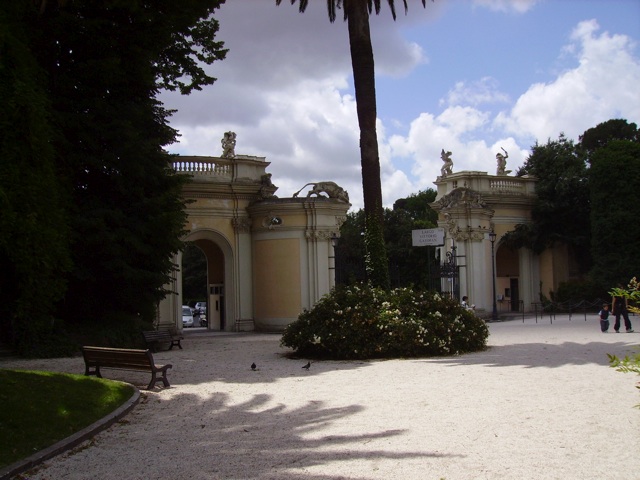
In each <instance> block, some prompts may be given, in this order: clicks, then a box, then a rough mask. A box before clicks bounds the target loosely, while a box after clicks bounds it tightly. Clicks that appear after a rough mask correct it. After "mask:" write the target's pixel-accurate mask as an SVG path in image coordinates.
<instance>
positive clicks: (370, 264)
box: [276, 0, 426, 288]
mask: <svg viewBox="0 0 640 480" xmlns="http://www.w3.org/2000/svg"><path fill="white" fill-rule="evenodd" d="M281 2H282V0H276V5H280V3H281ZM295 2H296V0H291V4H292V5H293V4H295ZM387 3H388V4H389V8H390V10H391V15H392V16H393V19H394V20H395V19H396V11H395V2H394V0H387ZM403 3H404V8H405V12H406V11H407V10H408V5H407V0H403ZM308 4H309V0H299V7H300V12H304V11H305V10H306V8H307V5H308ZM422 5H423V7H426V0H422ZM341 8H344V19H345V21H346V22H347V25H348V29H349V46H350V49H351V67H352V70H353V85H354V89H355V95H356V109H357V114H358V125H359V127H360V163H361V166H362V193H363V198H364V210H365V216H366V219H365V245H366V257H367V258H366V264H367V273H368V275H369V279H370V280H371V281H372V283H373V284H374V285H377V286H380V287H383V288H388V287H389V285H390V283H389V282H390V281H389V268H388V263H387V254H386V249H385V245H384V237H383V213H384V212H383V208H382V186H381V183H380V158H379V154H378V136H377V132H376V119H377V113H376V86H375V68H374V59H373V47H372V45H371V33H370V29H369V15H370V14H371V13H372V12H373V10H374V9H375V12H376V14H379V13H380V0H366V1H365V0H327V9H328V12H329V20H330V21H331V22H334V21H335V20H336V11H337V10H338V9H341Z"/></svg>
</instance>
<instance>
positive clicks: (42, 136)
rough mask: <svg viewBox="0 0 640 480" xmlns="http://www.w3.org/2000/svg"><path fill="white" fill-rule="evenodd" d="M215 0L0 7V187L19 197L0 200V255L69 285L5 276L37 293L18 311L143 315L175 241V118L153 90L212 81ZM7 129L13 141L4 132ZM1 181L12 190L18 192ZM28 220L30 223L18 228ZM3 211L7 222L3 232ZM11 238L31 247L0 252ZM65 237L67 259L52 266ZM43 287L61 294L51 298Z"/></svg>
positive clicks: (152, 304) (180, 221) (178, 191)
mask: <svg viewBox="0 0 640 480" xmlns="http://www.w3.org/2000/svg"><path fill="white" fill-rule="evenodd" d="M221 3H223V0H184V1H181V2H174V1H173V0H153V1H152V0H132V1H127V2H123V1H122V0H39V1H38V0H36V1H32V2H4V3H3V4H2V7H0V23H2V25H1V26H2V27H4V26H5V25H8V28H7V29H6V30H5V29H4V28H0V45H1V46H2V48H4V47H8V49H7V50H3V51H2V52H0V88H1V89H2V94H3V95H2V98H3V100H4V99H5V98H10V99H11V100H10V101H9V102H5V103H4V104H3V105H2V107H0V108H3V111H2V113H3V115H0V117H2V118H1V119H0V121H1V122H2V124H1V126H2V130H3V132H2V133H3V138H6V139H7V140H8V141H7V142H4V143H3V145H2V146H1V148H3V149H5V151H3V153H5V152H6V151H8V150H11V151H9V153H10V154H11V155H9V156H8V157H7V158H9V159H11V160H12V161H14V164H8V163H7V164H5V163H4V162H3V165H2V167H3V168H4V167H7V166H8V171H10V172H11V173H12V177H11V178H12V179H14V180H15V182H16V184H15V185H11V186H10V188H7V189H5V186H4V185H0V191H1V192H4V193H6V194H7V195H5V197H6V198H5V200H6V201H8V202H9V203H11V205H13V206H14V207H15V206H16V205H20V206H21V207H24V209H23V210H24V211H22V210H15V211H13V212H12V211H8V210H4V209H3V210H2V213H3V214H4V213H6V215H4V216H3V217H2V219H0V222H1V223H2V224H3V225H2V227H3V229H2V230H3V233H2V234H0V262H1V263H2V266H3V267H4V266H6V265H7V264H8V265H9V268H7V269H4V268H3V274H4V273H9V274H10V275H11V277H10V278H14V279H15V278H16V277H17V276H18V275H19V274H21V273H22V270H21V268H22V267H21V266H20V265H19V264H17V263H16V261H17V260H20V261H22V262H23V263H24V265H25V266H27V265H30V266H31V267H32V268H33V269H34V271H35V273H36V275H37V274H42V275H41V277H40V278H41V279H48V278H49V277H50V276H51V275H50V273H51V272H52V271H53V272H54V273H55V276H56V277H57V278H59V279H62V280H66V282H67V285H68V287H67V290H66V292H65V291H64V289H61V288H59V285H58V284H57V283H55V282H53V281H50V282H49V283H46V282H44V280H43V281H41V282H40V283H30V284H29V283H27V282H25V281H24V280H25V279H27V278H30V277H26V276H25V277H23V278H20V279H17V280H15V281H14V282H13V284H14V285H15V286H17V287H16V288H19V289H24V291H23V292H22V294H23V296H24V297H25V298H24V302H26V301H27V298H26V295H30V301H31V303H33V304H34V305H47V307H46V308H47V309H48V311H47V312H38V313H39V318H38V319H34V318H30V319H28V321H29V324H30V325H31V324H40V323H43V322H40V318H46V315H47V314H48V315H51V314H52V313H54V314H56V315H57V316H58V317H59V318H62V319H64V320H66V321H69V322H101V321H103V320H105V319H110V318H111V319H113V318H117V319H119V320H127V319H134V318H136V319H137V318H141V319H146V320H151V319H153V318H154V316H155V308H156V305H157V302H158V301H159V300H160V299H161V298H162V297H163V296H164V295H165V294H166V293H167V292H166V291H165V290H164V289H163V287H164V285H166V284H167V283H168V281H169V280H170V279H171V277H172V275H173V270H174V268H175V265H173V263H172V261H171V259H172V256H173V254H174V253H176V252H177V251H179V249H181V248H182V247H183V243H182V242H181V241H180V236H181V234H182V232H183V228H184V222H185V212H184V202H183V199H182V185H183V183H184V182H185V181H186V178H185V177H183V176H178V175H176V174H175V172H173V170H172V163H171V162H172V157H171V156H170V155H169V154H167V152H166V151H165V150H164V147H165V146H167V145H169V144H171V143H172V142H174V141H175V139H176V135H177V132H176V131H175V130H173V129H172V128H171V127H170V126H169V125H168V117H169V116H170V114H171V112H170V111H167V110H166V109H164V108H163V106H162V104H161V103H160V102H159V101H157V100H156V95H157V94H158V92H159V91H160V89H161V88H165V89H169V90H179V91H180V92H181V93H184V94H188V93H189V92H191V91H192V90H194V89H200V88H201V87H202V86H203V85H210V84H212V83H213V82H214V80H215V79H214V78H213V77H211V76H209V75H207V74H206V73H205V72H204V70H203V67H202V63H204V64H211V63H212V62H214V61H215V60H220V59H223V58H224V56H225V54H226V50H224V49H223V48H222V43H221V42H216V41H214V37H215V33H216V32H217V29H218V23H217V21H216V20H215V19H214V18H213V17H212V13H213V12H214V11H215V10H216V9H217V8H218V7H219V5H220V4H221ZM5 4H6V5H5ZM5 13H6V15H3V14H5ZM8 31H10V32H11V35H10V36H7V35H5V32H8ZM6 52H10V53H11V54H10V55H5V53H6ZM29 62H31V63H29ZM5 94H6V95H5ZM5 113H6V114H7V116H6V117H5V116H4V114H5ZM8 121H11V123H10V124H7V123H6V122H8ZM16 125H17V126H18V127H19V128H15V127H16ZM13 131H15V135H14V137H15V138H14V140H18V141H12V139H11V135H7V136H5V133H7V132H13ZM4 158H5V156H4V155H3V158H2V159H3V160H4ZM16 169H20V170H21V171H20V172H19V175H15V172H16V171H17V170H16ZM25 170H27V173H25ZM38 175H39V176H38ZM34 179H36V180H37V183H34V182H35V180H34ZM52 179H55V180H56V181H57V184H56V183H54V182H53V181H52ZM32 180H34V182H32ZM13 190H15V191H20V190H21V193H22V197H20V199H21V204H19V203H18V202H13V200H14V198H13ZM43 190H46V193H43ZM61 192H62V193H61ZM0 197H2V193H0ZM0 201H2V200H1V199H0ZM16 212H17V214H16ZM16 219H17V221H16ZM21 223H22V225H21ZM31 223H33V225H34V226H35V227H37V226H40V227H41V231H40V232H38V231H37V230H36V228H32V227H30V226H29V227H28V228H27V225H30V224H31ZM52 223H54V224H56V225H55V227H53V229H52V230H51V231H50V230H49V227H50V225H51V224H52ZM5 225H9V226H10V227H11V228H12V229H13V230H12V233H11V235H12V236H10V237H9V238H8V240H7V238H5V236H4V226H5ZM67 228H68V230H67ZM48 241H49V242H50V244H49V243H47V242H48ZM8 242H11V243H8ZM21 242H24V245H25V248H30V249H31V256H32V258H33V261H32V259H30V258H20V256H21V255H22V256H25V255H24V253H25V252H21V250H20V249H15V247H10V248H13V250H12V251H9V254H7V253H6V252H7V251H8V250H5V249H4V246H5V245H16V244H20V243H21ZM68 246H70V249H67V251H69V250H70V251H71V261H72V263H71V264H70V265H71V267H70V268H63V265H64V264H63V260H64V259H65V256H64V255H63V254H64V251H65V250H64V249H65V248H67V247H68ZM48 249H50V252H49V250H48ZM57 253H60V258H59V259H57V258H56V257H55V255H56V254H57ZM16 254H19V255H16ZM66 258H68V256H67V257H66ZM22 283H25V285H24V286H23V285H22ZM54 287H55V288H54ZM3 290H4V289H3ZM53 293H55V298H56V299H58V298H60V297H61V293H63V294H64V297H63V298H62V301H60V302H59V303H58V306H57V310H56V311H52V310H51V309H50V303H51V302H49V298H50V297H52V295H53ZM20 298H22V297H20ZM42 299H45V301H44V302H41V300H42ZM43 308H44V307H43ZM25 323H26V322H25ZM42 333H45V334H46V332H40V334H37V335H36V334H34V335H33V337H34V338H35V337H37V336H38V335H39V336H40V337H42V335H41V334H42ZM43 343H46V339H45V342H43ZM49 343H52V342H49Z"/></svg>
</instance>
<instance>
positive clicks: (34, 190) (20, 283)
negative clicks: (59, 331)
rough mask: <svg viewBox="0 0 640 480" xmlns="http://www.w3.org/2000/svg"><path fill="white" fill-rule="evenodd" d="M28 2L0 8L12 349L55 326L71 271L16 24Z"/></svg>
mask: <svg viewBox="0 0 640 480" xmlns="http://www.w3.org/2000/svg"><path fill="white" fill-rule="evenodd" d="M29 3H30V2H2V3H1V4H0V99H2V100H1V101H0V272H1V273H0V341H2V342H6V343H7V344H10V345H16V346H18V345H20V346H24V344H25V342H29V339H27V338H25V336H28V335H30V334H31V333H32V334H33V335H35V336H38V337H41V336H43V335H46V334H47V333H49V332H51V331H52V329H53V328H55V326H54V322H53V319H52V318H51V316H50V312H51V309H52V308H53V305H54V303H55V302H56V301H58V300H59V299H60V298H61V296H62V295H63V294H64V290H65V280H64V273H65V272H66V271H68V269H69V267H70V262H69V248H68V247H69V241H68V215H67V213H66V208H67V206H68V197H67V196H66V195H65V192H64V189H63V185H61V183H60V181H59V179H58V178H57V177H56V168H55V153H54V150H53V148H52V146H51V142H52V139H53V135H54V133H53V129H52V128H51V125H50V121H51V106H50V102H49V98H48V97H47V92H46V88H45V85H46V82H45V76H44V72H43V71H42V69H41V68H40V67H39V66H38V64H37V61H36V59H35V58H34V55H33V52H31V51H30V46H29V35H30V33H31V32H30V31H29V27H28V25H27V24H26V23H25V22H23V21H22V19H23V18H24V17H25V16H28V15H29V12H30V10H31V7H30V5H29Z"/></svg>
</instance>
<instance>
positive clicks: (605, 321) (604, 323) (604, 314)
mask: <svg viewBox="0 0 640 480" xmlns="http://www.w3.org/2000/svg"><path fill="white" fill-rule="evenodd" d="M609 313H610V312H609V305H607V304H606V303H605V304H604V305H602V310H600V313H599V315H600V330H601V331H602V333H607V332H608V331H609Z"/></svg>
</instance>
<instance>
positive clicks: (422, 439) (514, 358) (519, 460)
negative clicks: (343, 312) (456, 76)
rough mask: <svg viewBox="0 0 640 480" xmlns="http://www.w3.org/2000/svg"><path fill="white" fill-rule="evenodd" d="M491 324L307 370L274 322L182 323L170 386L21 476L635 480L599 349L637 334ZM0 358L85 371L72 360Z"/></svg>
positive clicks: (613, 348)
mask: <svg viewBox="0 0 640 480" xmlns="http://www.w3.org/2000/svg"><path fill="white" fill-rule="evenodd" d="M634 320H635V324H636V325H635V328H636V329H637V330H640V322H639V321H638V317H633V318H632V321H634ZM489 328H490V331H491V335H490V338H489V344H490V347H491V348H490V349H488V350H487V351H485V352H481V353H475V354H469V355H463V356H460V357H448V358H424V359H408V360H387V361H366V362H358V361H344V362H337V361H335V362H334V361H322V362H316V363H312V365H311V368H310V369H309V370H308V371H306V370H304V369H302V368H301V367H302V365H304V363H306V360H291V359H288V358H286V357H285V356H284V354H285V353H286V350H285V349H283V348H281V347H280V346H279V341H280V336H279V335H273V334H253V333H249V334H211V333H189V334H187V335H186V338H185V340H184V341H183V346H184V350H175V349H174V350H173V351H167V352H160V353H157V354H155V359H156V362H157V363H172V364H173V369H172V370H170V371H169V379H170V381H171V383H172V386H171V387H170V388H168V389H162V388H160V387H158V388H156V389H155V390H153V391H151V392H146V391H143V392H142V397H141V401H140V404H139V405H138V406H136V407H135V408H134V409H133V411H132V412H131V413H130V414H129V415H127V416H126V417H125V418H124V419H123V420H122V421H120V422H118V423H116V424H115V425H113V426H112V427H110V428H109V429H107V430H105V431H103V432H101V433H99V434H98V435H97V436H95V437H94V438H93V439H92V440H90V441H88V442H85V443H84V444H83V445H81V447H79V448H76V449H74V450H73V451H71V452H67V453H65V454H62V455H59V456H57V457H55V458H54V459H51V460H49V461H46V462H45V463H44V464H43V465H42V466H41V467H39V468H38V469H35V470H33V471H31V472H30V473H29V475H28V476H26V475H25V476H24V477H21V478H30V479H34V480H36V479H38V480H59V479H82V480H84V479H96V480H97V479H100V480H104V479H127V480H133V479H165V478H167V479H178V480H179V479H189V480H205V479H206V480H211V479H243V480H244V479H282V480H294V479H295V480H300V479H302V480H337V479H358V480H364V479H367V480H369V479H371V480H372V479H381V480H382V479H384V480H390V479H402V480H412V479H420V480H422V479H425V480H441V479H447V480H467V479H468V480H471V479H473V480H478V479H536V480H538V479H539V480H550V479H563V480H566V479H581V480H588V479H594V480H595V479H597V480H603V479H612V480H614V479H615V480H624V479H629V480H638V479H639V478H640V410H639V409H635V408H633V406H634V405H636V404H638V403H640V392H639V391H638V390H637V389H636V388H634V387H635V385H636V383H637V382H638V380H639V378H638V377H637V376H635V375H633V374H623V373H619V372H616V371H615V370H614V369H612V368H610V367H609V366H608V360H607V355H606V354H607V353H611V354H616V355H618V356H624V355H625V354H630V353H633V352H634V351H637V348H638V345H639V341H640V334H639V333H633V334H615V333H608V334H602V333H600V330H599V323H598V318H597V316H596V315H591V316H589V318H588V319H587V321H585V320H584V317H576V316H574V317H573V319H571V320H570V319H569V317H567V316H558V317H556V319H555V320H554V321H553V324H551V323H550V322H549V318H548V317H547V318H545V319H544V320H541V319H538V322H537V323H536V321H535V319H534V318H528V319H526V320H525V321H524V322H523V321H522V319H518V320H511V321H507V322H501V323H492V324H489ZM252 362H255V363H256V364H257V367H258V368H257V370H256V371H252V370H251V368H250V365H251V363H252ZM0 368H28V369H43V370H54V371H65V372H74V373H82V372H83V371H84V366H83V363H82V359H81V358H75V359H59V360H58V359H56V360H0ZM106 374H107V377H108V378H117V379H122V380H126V381H129V382H132V383H134V384H136V385H138V386H139V387H140V388H141V389H142V388H144V387H145V386H146V384H147V382H148V375H144V374H137V373H135V372H117V371H106Z"/></svg>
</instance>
